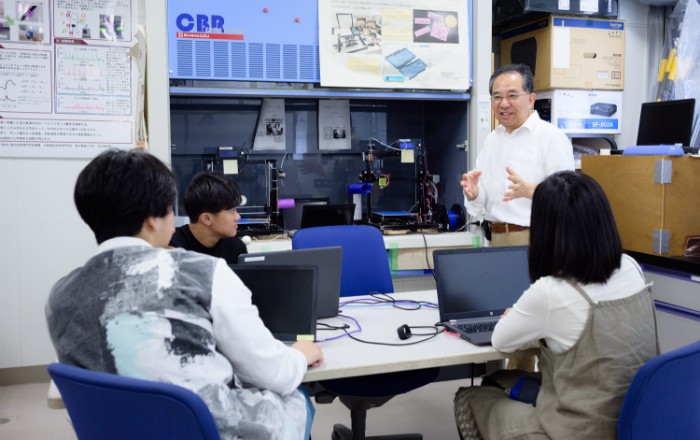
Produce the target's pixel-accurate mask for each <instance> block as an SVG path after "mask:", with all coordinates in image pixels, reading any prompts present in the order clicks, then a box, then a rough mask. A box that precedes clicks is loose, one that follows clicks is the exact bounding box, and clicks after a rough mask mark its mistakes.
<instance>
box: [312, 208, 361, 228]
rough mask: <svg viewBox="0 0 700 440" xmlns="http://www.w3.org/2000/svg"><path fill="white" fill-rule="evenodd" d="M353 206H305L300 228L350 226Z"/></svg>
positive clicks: (353, 211)
mask: <svg viewBox="0 0 700 440" xmlns="http://www.w3.org/2000/svg"><path fill="white" fill-rule="evenodd" d="M354 213H355V204H354V203H348V204H344V205H305V206H304V210H303V211H302V213H301V227H300V229H304V228H313V227H315V226H335V225H351V224H352V220H353V215H354Z"/></svg>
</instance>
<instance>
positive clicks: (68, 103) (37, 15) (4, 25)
mask: <svg viewBox="0 0 700 440" xmlns="http://www.w3.org/2000/svg"><path fill="white" fill-rule="evenodd" d="M132 17H133V10H132V0H72V1H69V0H38V1H32V2H25V1H19V0H0V157H56V158H89V157H93V156H95V155H97V154H98V153H100V152H101V151H103V150H105V149H108V148H132V147H134V146H135V144H136V141H137V139H136V136H135V130H136V128H135V123H134V120H135V116H134V115H135V113H136V112H135V106H136V99H135V95H136V94H135V93H134V90H141V89H140V88H138V87H137V84H136V83H137V82H138V75H137V74H136V66H135V62H134V61H133V58H132V56H131V55H130V51H131V49H132V46H133V42H132V28H133V22H132V21H133V18H132Z"/></svg>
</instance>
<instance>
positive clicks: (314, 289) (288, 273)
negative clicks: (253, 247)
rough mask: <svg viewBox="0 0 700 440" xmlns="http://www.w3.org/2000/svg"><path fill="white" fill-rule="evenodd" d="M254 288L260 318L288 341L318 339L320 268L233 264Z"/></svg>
mask: <svg viewBox="0 0 700 440" xmlns="http://www.w3.org/2000/svg"><path fill="white" fill-rule="evenodd" d="M229 266H230V267H231V269H233V271H234V272H235V273H236V275H238V277H239V278H240V279H241V280H242V281H243V284H245V285H246V286H247V287H248V288H249V289H250V291H251V292H252V301H253V304H255V305H256V306H257V308H258V313H259V314H260V319H262V321H263V323H264V324H265V327H267V328H268V329H269V330H270V332H271V333H272V335H273V336H274V337H275V338H277V339H279V340H280V341H282V342H284V343H286V344H293V343H295V342H297V341H301V340H308V341H315V340H316V296H317V295H318V268H316V267H315V266H300V265H284V266H267V265H257V264H243V265H241V264H230V265H229Z"/></svg>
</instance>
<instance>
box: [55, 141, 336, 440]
mask: <svg viewBox="0 0 700 440" xmlns="http://www.w3.org/2000/svg"><path fill="white" fill-rule="evenodd" d="M175 198H176V186H175V180H174V178H173V175H172V174H171V172H170V170H168V168H167V167H166V166H165V165H164V164H163V163H162V162H160V161H159V160H158V159H157V158H155V157H154V156H151V155H150V154H148V153H143V152H135V151H130V152H127V151H119V150H109V151H106V152H104V153H102V154H100V155H99V156H97V157H96V158H95V159H93V160H92V161H91V162H90V163H89V164H88V165H87V166H86V167H85V169H83V171H82V172H81V173H80V175H79V176H78V180H77V182H76V185H75V192H74V200H75V205H76V207H77V209H78V212H79V213H80V216H81V217H82V219H83V220H84V221H85V223H87V224H88V226H89V227H90V229H92V231H93V232H94V234H95V238H96V239H97V243H98V248H97V253H96V255H95V256H94V257H92V258H91V259H89V260H88V261H87V262H86V263H85V265H84V266H83V267H79V268H77V269H75V270H73V271H72V272H71V273H70V274H68V275H67V276H65V277H64V278H62V279H61V280H59V281H58V282H57V283H56V284H55V285H54V287H53V288H52V290H51V293H50V295H49V299H48V302H47V304H46V319H47V322H48V328H49V333H50V335H51V340H52V341H53V345H54V347H55V349H56V352H57V353H58V359H59V361H60V362H62V363H65V364H69V365H75V366H78V367H82V368H87V369H90V370H96V371H103V372H107V373H113V374H119V375H123V376H130V377H137V378H140V379H146V380H153V381H159V382H168V383H173V384H177V385H180V386H183V387H185V388H188V389H190V390H192V391H194V392H196V393H197V394H199V395H200V396H201V397H202V399H204V401H205V402H206V404H207V406H208V407H209V409H210V410H211V413H212V415H213V416H214V419H215V421H216V424H217V426H218V428H219V432H220V434H221V438H222V439H241V438H245V439H289V440H298V439H301V438H308V432H309V431H308V429H309V428H310V423H311V419H312V417H313V406H311V402H310V400H309V399H308V396H305V395H304V392H302V391H300V390H299V389H298V388H297V387H299V385H300V383H301V381H302V378H303V376H304V374H305V373H306V370H307V366H315V365H318V364H320V363H321V362H322V361H323V354H322V352H321V349H320V347H319V346H318V345H317V344H315V343H313V342H309V341H302V342H297V343H296V344H294V345H293V346H291V347H288V346H286V345H285V344H283V343H282V342H280V341H278V340H276V339H274V338H273V336H272V334H271V333H270V332H269V331H268V330H267V328H266V327H265V326H264V325H263V323H262V321H261V320H260V317H259V316H258V311H257V309H256V308H255V306H254V305H253V304H252V303H251V293H250V290H248V289H247V288H246V286H244V285H243V283H242V282H241V280H240V279H239V278H238V277H237V276H236V275H235V274H234V273H233V272H232V271H231V270H230V269H229V267H228V265H227V264H226V262H225V261H224V260H222V259H218V258H212V257H209V256H207V255H202V254H199V253H195V252H190V251H186V250H183V249H166V246H167V245H168V242H169V241H170V236H171V235H172V233H173V220H174V217H173V204H174V203H175ZM305 432H306V437H304V435H305Z"/></svg>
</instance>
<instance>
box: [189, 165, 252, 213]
mask: <svg viewBox="0 0 700 440" xmlns="http://www.w3.org/2000/svg"><path fill="white" fill-rule="evenodd" d="M184 204H185V211H186V212H187V216H188V217H189V218H190V223H197V222H198V221H199V216H200V214H202V213H204V212H210V213H212V214H216V213H217V212H221V211H224V210H228V209H233V208H235V207H237V206H238V205H240V204H241V192H240V190H239V189H238V186H236V184H235V183H234V182H233V181H232V180H229V179H227V178H226V177H224V176H223V175H221V174H218V173H212V172H210V171H203V172H201V173H198V174H197V175H195V176H194V177H193V178H192V181H191V182H190V184H189V185H188V186H187V189H186V190H185V197H184Z"/></svg>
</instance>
